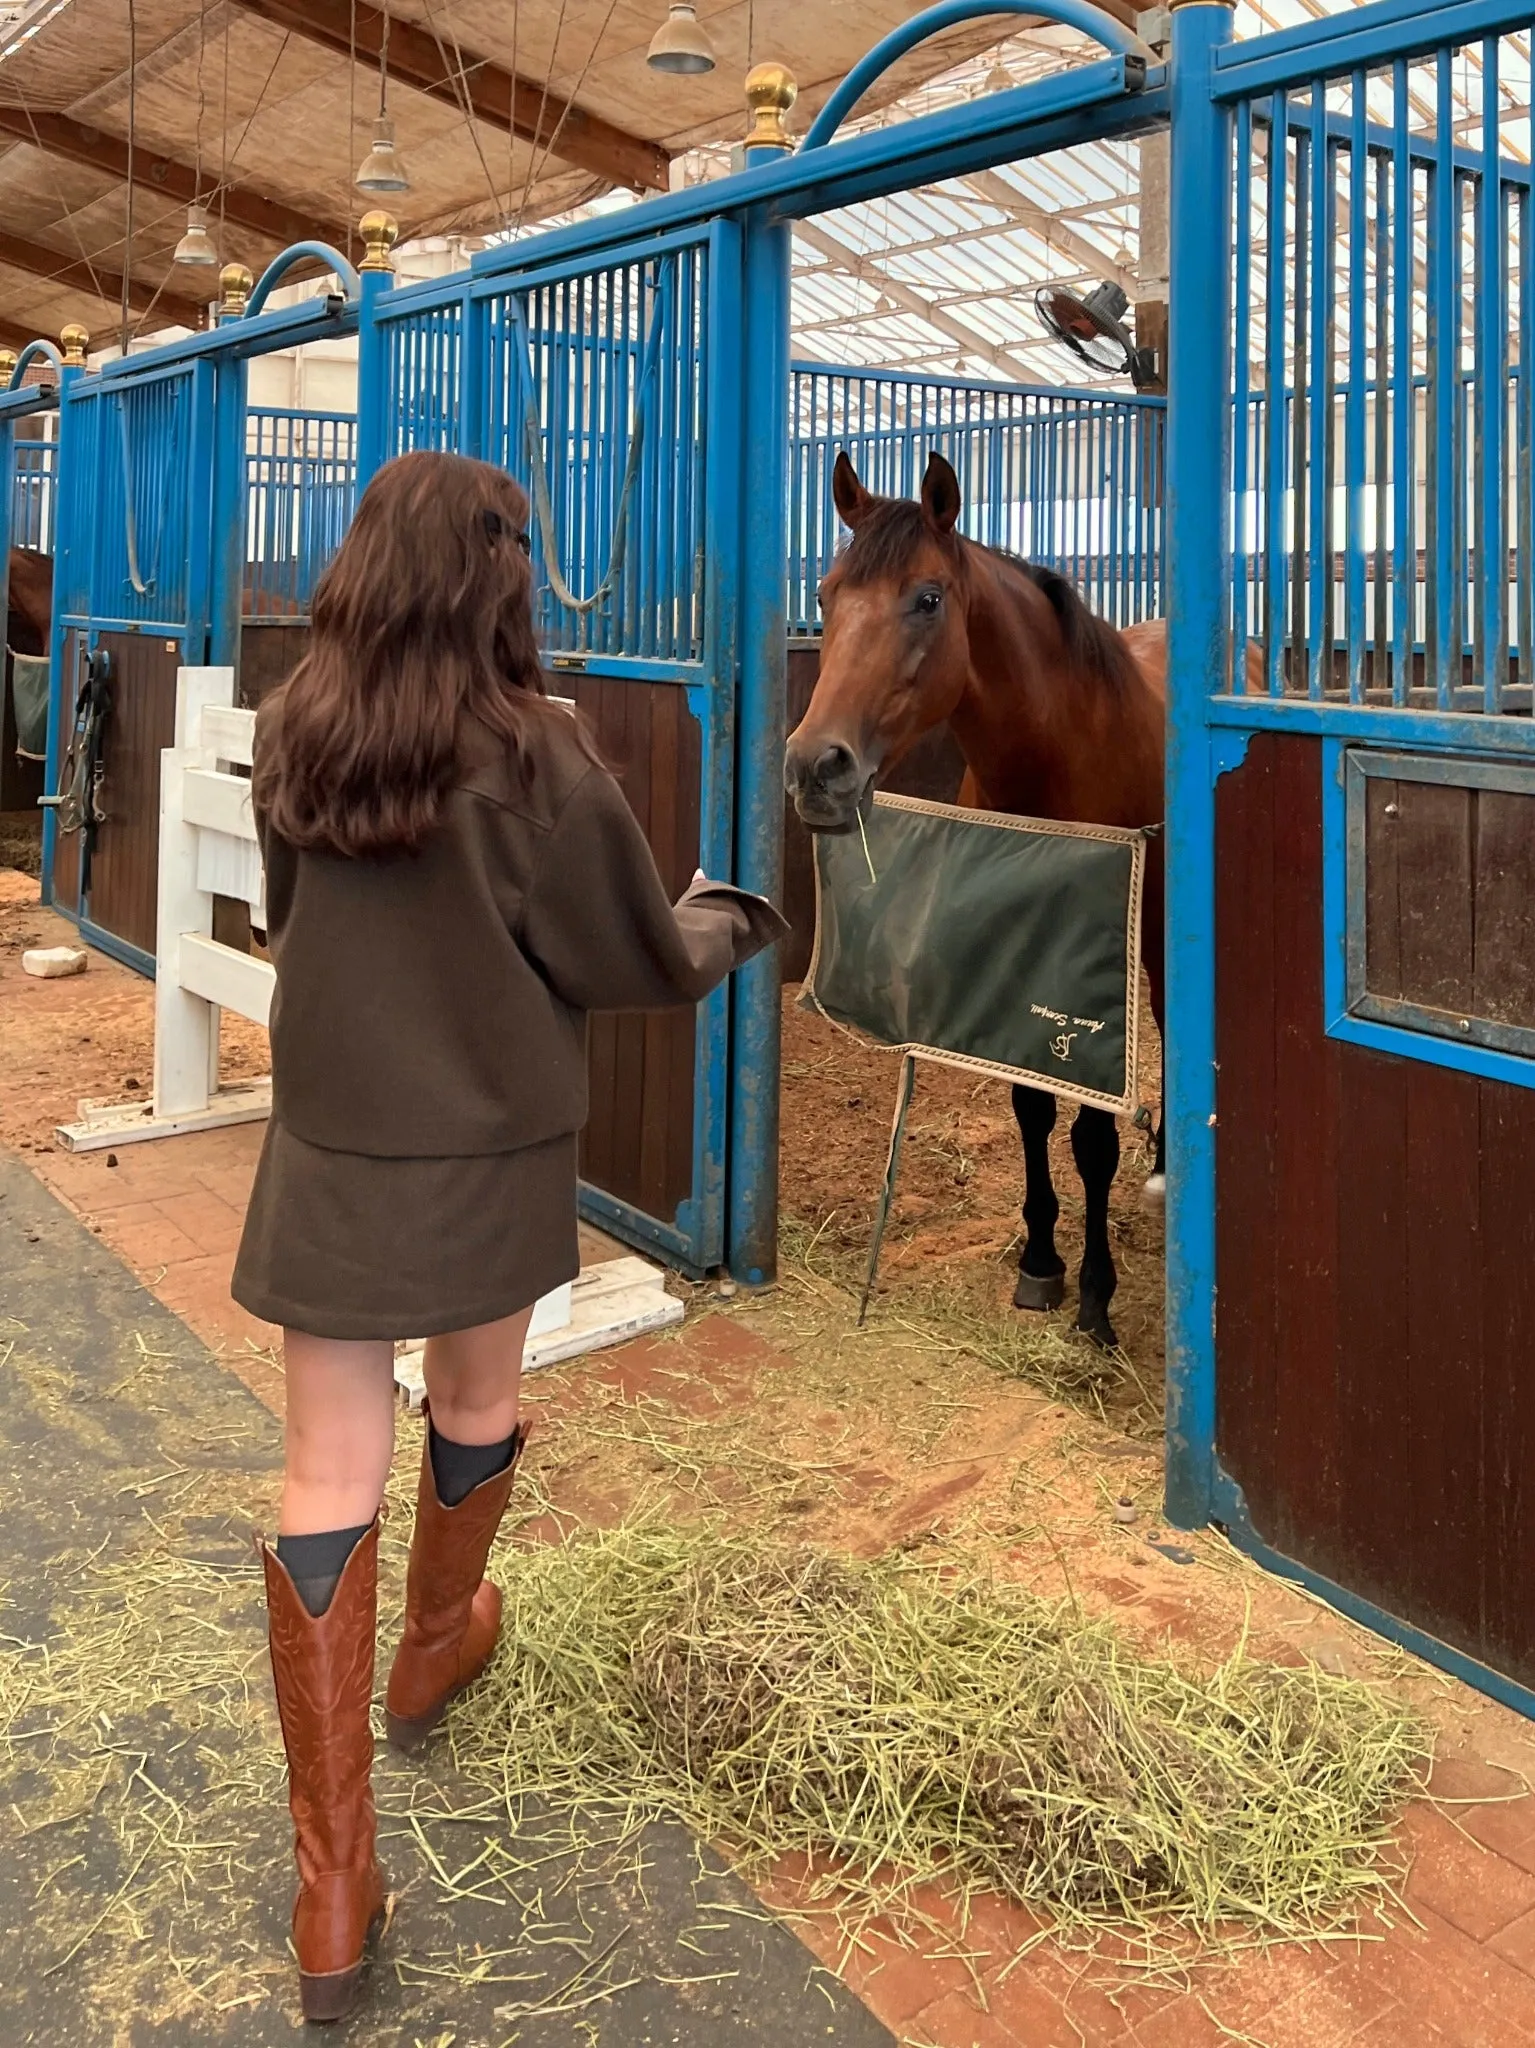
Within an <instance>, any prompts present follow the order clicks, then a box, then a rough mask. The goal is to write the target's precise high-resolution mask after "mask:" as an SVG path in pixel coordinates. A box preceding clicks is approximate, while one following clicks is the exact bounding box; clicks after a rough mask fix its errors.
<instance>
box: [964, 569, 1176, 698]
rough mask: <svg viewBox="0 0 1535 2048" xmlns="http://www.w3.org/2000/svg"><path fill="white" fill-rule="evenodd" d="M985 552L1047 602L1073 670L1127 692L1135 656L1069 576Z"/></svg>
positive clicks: (1134, 674) (1132, 679) (1133, 677)
mask: <svg viewBox="0 0 1535 2048" xmlns="http://www.w3.org/2000/svg"><path fill="white" fill-rule="evenodd" d="M984 552H985V553H986V554H988V555H994V556H996V558H997V559H998V560H999V561H1003V562H1006V563H1007V565H1008V567H1009V568H1010V569H1017V570H1018V571H1019V572H1020V573H1021V574H1022V575H1024V576H1027V577H1028V579H1029V581H1030V582H1031V583H1032V584H1033V585H1034V587H1035V589H1036V590H1039V591H1042V592H1043V593H1044V595H1045V596H1046V597H1047V598H1048V599H1049V600H1050V608H1051V610H1052V611H1053V612H1054V613H1055V618H1056V624H1057V625H1058V626H1059V627H1060V630H1061V642H1062V644H1063V646H1064V647H1065V649H1066V655H1067V658H1068V660H1069V661H1070V662H1071V663H1072V665H1073V666H1074V667H1076V668H1079V669H1084V670H1085V671H1086V672H1087V674H1088V675H1090V676H1091V677H1092V678H1093V679H1094V681H1095V682H1100V683H1103V684H1105V685H1106V686H1107V687H1108V688H1109V689H1111V690H1126V689H1129V688H1130V687H1131V686H1132V685H1133V684H1134V682H1135V681H1136V679H1137V676H1138V673H1139V671H1138V670H1137V668H1136V664H1135V657H1134V655H1133V654H1131V652H1130V650H1129V648H1128V647H1126V645H1125V643H1124V640H1123V639H1122V638H1121V636H1120V634H1119V631H1118V629H1117V628H1116V627H1114V626H1111V625H1110V624H1109V622H1108V620H1107V619H1100V618H1099V616H1098V614H1097V613H1096V612H1095V611H1090V610H1089V609H1088V607H1087V605H1086V603H1085V602H1084V600H1083V597H1082V593H1081V592H1080V591H1079V590H1078V589H1077V586H1076V585H1075V584H1074V583H1073V582H1072V580H1071V578H1070V577H1069V576H1063V575H1062V574H1061V572H1060V570H1059V569H1052V568H1050V567H1049V565H1048V564H1047V563H1044V562H1030V561H1026V560H1025V558H1024V557H1023V556H1022V555H1015V554H1012V553H1010V552H1009V550H1008V549H1006V548H986V549H985V550H984Z"/></svg>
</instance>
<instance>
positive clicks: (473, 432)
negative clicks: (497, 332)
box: [458, 291, 492, 462]
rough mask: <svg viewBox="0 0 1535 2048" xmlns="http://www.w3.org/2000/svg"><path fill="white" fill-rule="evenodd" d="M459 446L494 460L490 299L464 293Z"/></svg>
mask: <svg viewBox="0 0 1535 2048" xmlns="http://www.w3.org/2000/svg"><path fill="white" fill-rule="evenodd" d="M458 345H459V359H458V365H459V394H458V405H459V418H460V420H461V422H462V425H461V426H460V428H459V446H460V447H461V448H462V449H463V452H464V453H465V454H466V455H473V456H475V457H477V458H478V460H479V461H481V462H488V461H490V459H491V452H492V451H491V434H490V301H489V300H488V299H471V298H470V296H469V294H468V292H467V291H466V292H465V293H464V296H463V299H462V301H461V302H460V311H459V344H458Z"/></svg>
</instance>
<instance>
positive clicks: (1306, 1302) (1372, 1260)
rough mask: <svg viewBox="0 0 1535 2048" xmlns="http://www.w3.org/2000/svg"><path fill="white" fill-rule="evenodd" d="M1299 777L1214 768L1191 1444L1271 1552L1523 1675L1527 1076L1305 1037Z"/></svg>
mask: <svg viewBox="0 0 1535 2048" xmlns="http://www.w3.org/2000/svg"><path fill="white" fill-rule="evenodd" d="M1322 772H1323V771H1322V753H1321V742H1320V741H1318V740H1314V739H1310V738H1303V737H1299V736H1291V735H1284V736H1280V735H1277V734H1261V733H1260V734H1255V735H1254V736H1253V738H1252V740H1251V743H1250V745H1249V748H1248V752H1247V756H1246V759H1245V761H1244V762H1243V764H1242V765H1241V767H1239V768H1237V769H1235V770H1233V771H1232V772H1230V773H1229V774H1226V775H1223V776H1222V777H1221V779H1220V782H1219V783H1218V785H1217V793H1216V862H1215V867H1216V877H1217V881H1216V891H1217V905H1216V1017H1217V1046H1218V1060H1219V1081H1218V1112H1219V1120H1218V1123H1217V1127H1216V1171H1217V1189H1218V1194H1217V1203H1216V1261H1217V1321H1216V1390H1217V1414H1216V1444H1217V1450H1218V1453H1219V1457H1220V1462H1221V1465H1222V1467H1223V1468H1224V1470H1225V1471H1226V1472H1227V1473H1228V1474H1229V1475H1230V1476H1231V1477H1232V1478H1233V1479H1235V1480H1236V1481H1237V1482H1238V1484H1239V1485H1240V1486H1241V1487H1242V1489H1243V1492H1244V1494H1245V1496H1246V1502H1247V1508H1248V1511H1249V1514H1250V1516H1251V1519H1252V1523H1253V1526H1254V1527H1255V1529H1256V1530H1257V1532H1258V1534H1259V1535H1260V1536H1261V1537H1262V1538H1263V1539H1264V1540H1265V1541H1266V1542H1267V1543H1269V1544H1270V1545H1272V1546H1273V1548H1274V1549H1276V1550H1278V1551H1281V1552H1283V1553H1284V1554H1285V1555H1286V1556H1289V1557H1292V1558H1295V1559H1296V1560H1298V1561H1299V1562H1300V1563H1302V1564H1305V1565H1307V1566H1309V1567H1311V1568H1312V1569H1313V1570H1315V1571H1317V1572H1320V1573H1322V1574H1324V1575H1325V1576H1326V1577H1327V1578H1329V1579H1332V1580H1333V1581H1334V1582H1335V1583H1337V1584H1340V1585H1343V1586H1346V1587H1348V1588H1349V1589H1350V1590H1351V1591H1352V1592H1354V1593H1357V1594H1359V1595H1361V1596H1362V1597H1363V1598H1365V1599H1367V1600H1370V1601H1372V1602H1374V1603H1375V1604H1376V1605H1377V1606H1379V1607H1381V1608H1384V1609H1385V1610H1386V1611H1387V1612H1389V1613H1391V1614H1395V1615H1397V1616H1399V1617H1400V1618H1402V1619H1403V1620H1405V1621H1408V1622H1410V1623H1412V1624H1414V1625H1415V1626H1416V1627H1418V1628H1420V1629H1423V1630H1426V1631H1427V1632H1428V1633H1429V1634H1431V1635H1434V1636H1436V1637H1438V1638H1439V1640H1440V1641H1442V1642H1445V1643H1448V1644H1450V1645H1452V1646H1453V1647H1454V1648H1456V1649H1459V1650H1462V1651H1464V1652H1467V1653H1468V1654H1470V1655H1471V1656H1473V1657H1475V1658H1477V1659H1478V1660H1479V1661H1481V1662H1482V1663H1484V1664H1487V1665H1489V1666H1491V1667H1492V1668H1493V1669H1494V1670H1497V1671H1500V1672H1503V1673H1505V1674H1506V1675H1507V1676H1509V1677H1511V1678H1514V1679H1516V1680H1518V1681H1520V1682H1521V1683H1523V1684H1525V1685H1532V1684H1535V1258H1532V1257H1531V1246H1532V1245H1535V1173H1532V1162H1535V1089H1530V1088H1524V1087H1520V1086H1517V1085H1514V1084H1511V1083H1508V1082H1502V1081H1488V1080H1481V1079H1479V1078H1478V1077H1477V1076H1476V1075H1475V1074H1472V1073H1469V1072H1466V1071H1464V1070H1462V1069H1459V1068H1451V1067H1442V1066H1434V1065H1429V1064H1426V1063H1425V1062H1424V1061H1422V1060H1420V1059H1415V1058H1401V1057H1397V1056H1394V1055H1391V1054H1385V1053H1380V1052H1376V1051H1373V1050H1368V1049H1366V1048H1365V1047H1362V1046H1358V1045H1351V1044H1345V1043H1342V1042H1341V1041H1339V1040H1337V1039H1335V1038H1331V1037H1329V1036H1328V1035H1327V1034H1326V1032H1325V1030H1324V1010H1323V989H1322V968H1323V952H1322V944H1323V940H1322V931H1323V925H1322V882H1323V868H1322V861H1323V853H1322ZM1389 794H1390V793H1389V790H1388V791H1387V793H1386V797H1385V799H1383V801H1386V800H1389ZM1431 802H1434V803H1437V804H1438V806H1439V808H1440V809H1442V810H1446V811H1447V813H1454V811H1455V804H1454V803H1453V802H1451V800H1449V799H1447V798H1435V799H1431ZM1403 815H1404V816H1405V811H1404V813H1403ZM1448 822H1449V824H1450V825H1451V826H1453V827H1454V829H1453V830H1450V831H1447V832H1446V833H1445V834H1444V835H1443V837H1444V840H1445V848H1446V857H1445V862H1444V864H1443V867H1444V871H1443V873H1441V874H1440V876H1439V879H1438V882H1437V883H1435V882H1434V880H1433V877H1432V875H1430V874H1429V873H1427V872H1426V871H1425V869H1424V867H1423V865H1422V864H1421V862H1419V863H1418V864H1416V865H1415V868H1414V873H1413V875H1412V877H1411V888H1410V889H1409V888H1408V887H1407V886H1406V885H1405V884H1404V885H1403V886H1402V888H1401V893H1400V897H1399V899H1398V901H1399V911H1398V913H1397V914H1396V915H1395V918H1394V921H1393V922H1392V924H1391V925H1390V926H1389V929H1388V931H1387V932H1386V934H1384V936H1385V937H1387V938H1389V943H1390V946H1391V948H1392V959H1391V962H1390V967H1391V971H1392V972H1394V973H1397V974H1398V975H1400V973H1401V972H1402V967H1401V960H1402V955H1403V952H1404V950H1405V947H1406V944H1407V941H1408V940H1409V939H1412V940H1413V942H1414V943H1416V942H1417V939H1418V938H1420V937H1421V935H1422V932H1423V931H1424V929H1426V928H1427V927H1426V926H1425V924H1424V921H1423V920H1422V919H1420V918H1419V917H1418V916H1417V911H1418V909H1419V907H1420V903H1419V897H1420V895H1421V892H1422V891H1423V890H1424V889H1428V890H1429V891H1430V893H1431V895H1432V898H1433V905H1432V915H1431V917H1430V918H1429V920H1428V924H1429V925H1431V926H1432V927H1433V929H1434V930H1435V931H1436V932H1438V933H1439V934H1441V937H1440V938H1439V939H1438V940H1436V944H1437V945H1438V946H1439V949H1440V950H1441V951H1443V950H1444V947H1445V945H1446V944H1447V943H1448V940H1447V939H1446V938H1445V937H1443V936H1442V935H1444V934H1453V932H1454V930H1455V929H1456V923H1455V913H1456V896H1455V876H1456V874H1457V873H1458V872H1459V869H1458V868H1457V867H1456V865H1455V862H1456V860H1458V859H1459V858H1460V855H1461V854H1462V853H1463V851H1464V845H1465V834H1464V832H1463V830H1462V829H1461V827H1462V825H1463V820H1462V819H1460V817H1459V816H1458V814H1455V815H1450V816H1449V818H1448ZM1501 822H1502V818H1501V811H1500V810H1499V807H1497V806H1494V824H1500V823H1501ZM1425 843H1426V842H1425ZM1420 852H1421V849H1420ZM1452 856H1453V858H1452ZM1462 864H1463V863H1462ZM1521 872H1522V868H1521ZM1495 879H1496V878H1495V877H1494V880H1495ZM1491 887H1492V884H1491V883H1489V888H1491ZM1462 894H1463V895H1464V892H1462ZM1478 900H1480V899H1478ZM1489 900H1490V898H1489ZM1461 907H1462V908H1463V907H1464V904H1463V903H1462V905H1461ZM1521 915H1522V911H1521ZM1520 929H1523V927H1522V925H1521V927H1520ZM1472 961H1473V964H1472V968H1471V970H1469V972H1471V973H1472V974H1474V971H1475V961H1474V954H1473V956H1472ZM1374 964H1375V967H1376V969H1377V970H1378V971H1380V972H1385V971H1386V963H1385V962H1383V961H1382V960H1380V959H1379V958H1377V960H1376V962H1375V963H1374ZM1413 973H1414V977H1415V979H1414V981H1413V986H1414V988H1415V989H1416V990H1417V991H1418V992H1419V993H1422V992H1423V991H1424V990H1425V989H1428V991H1429V992H1430V993H1434V990H1433V989H1432V988H1430V986H1429V982H1428V980H1427V977H1426V975H1419V974H1418V972H1417V970H1416V968H1414V970H1413ZM1438 993H1439V994H1440V995H1441V997H1442V993H1443V992H1442V991H1440V992H1438ZM1453 993H1454V995H1455V999H1456V1000H1460V999H1461V994H1462V991H1461V989H1460V987H1459V985H1458V984H1457V985H1456V986H1455V988H1454V991H1453Z"/></svg>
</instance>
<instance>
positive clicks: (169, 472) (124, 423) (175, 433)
mask: <svg viewBox="0 0 1535 2048" xmlns="http://www.w3.org/2000/svg"><path fill="white" fill-rule="evenodd" d="M131 395H132V394H131V393H129V392H127V391H124V392H121V393H119V394H118V399H117V418H118V424H119V426H120V427H121V429H122V435H121V441H122V452H123V539H124V542H125V543H126V547H127V555H128V581H129V583H130V584H131V585H132V586H133V594H134V596H135V597H147V596H148V595H149V593H150V592H151V591H152V590H153V589H154V588H155V582H156V578H157V576H158V573H159V568H160V549H161V546H162V544H163V542H164V540H165V511H166V508H165V506H164V504H163V503H162V504H161V507H160V523H159V526H158V527H157V528H156V531H155V552H154V560H153V561H152V562H151V563H150V565H149V575H148V577H147V578H146V577H144V576H143V575H142V574H141V572H140V569H139V522H138V515H137V513H136V512H135V510H134V504H133V450H132V447H131V445H130V442H129V438H128V400H129V398H130V396H131ZM180 445H181V407H180V405H178V404H176V403H174V402H173V403H172V406H171V431H170V445H169V447H168V449H167V451H166V462H165V476H166V479H167V481H168V480H169V479H170V478H172V477H173V476H175V475H176V474H177V463H176V457H177V455H178V453H179V452H180Z"/></svg>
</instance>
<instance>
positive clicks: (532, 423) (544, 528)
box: [511, 285, 662, 613]
mask: <svg viewBox="0 0 1535 2048" xmlns="http://www.w3.org/2000/svg"><path fill="white" fill-rule="evenodd" d="M511 316H512V325H513V327H514V328H515V329H516V332H517V340H518V345H519V348H520V351H521V358H522V360H521V364H520V368H521V371H522V388H523V392H524V394H525V397H524V402H523V433H524V436H525V439H526V444H527V455H528V481H529V485H530V492H531V496H532V499H533V512H534V516H535V518H536V519H537V520H538V530H539V533H540V535H541V536H542V538H543V544H544V567H545V569H546V570H547V571H548V575H549V587H550V589H551V590H552V591H553V592H554V596H555V601H556V602H557V603H558V604H560V605H562V606H563V607H564V609H565V610H566V611H571V612H580V613H587V612H594V611H595V610H596V609H597V607H598V605H600V604H601V603H602V600H603V599H604V598H605V597H606V596H607V595H608V594H609V592H610V591H611V590H612V588H613V584H614V581H615V580H616V578H617V576H618V573H619V571H620V570H621V569H622V567H623V562H624V553H625V549H626V546H627V543H628V537H629V500H630V498H631V496H632V495H633V492H634V483H635V479H636V477H637V476H638V475H639V473H640V453H641V450H642V449H643V447H644V443H645V407H646V400H647V398H648V395H649V392H650V388H651V385H652V383H653V381H654V378H655V373H656V365H657V363H658V362H659V361H660V355H661V350H660V340H661V328H662V317H661V291H660V287H659V285H657V287H656V288H655V291H654V295H653V299H652V306H651V316H650V332H649V334H648V335H647V336H646V337H645V350H644V354H643V355H642V357H641V359H640V374H639V380H638V383H637V386H636V389H635V399H634V425H633V427H632V428H631V430H630V434H629V457H628V461H627V462H626V463H625V465H624V481H623V487H622V489H621V490H620V492H619V497H618V514H617V517H616V518H615V519H614V521H613V547H612V552H611V553H610V555H609V557H608V566H607V572H606V574H605V575H604V576H603V579H602V581H601V582H600V583H599V584H598V585H597V588H596V589H595V590H594V591H593V592H592V594H591V595H590V597H577V596H576V594H575V592H574V591H573V590H572V589H571V587H570V585H569V584H568V583H567V582H566V581H565V574H564V571H563V570H562V569H561V567H560V556H559V541H558V539H557V537H556V534H555V531H554V503H553V500H552V498H551V497H550V494H549V472H548V469H547V468H546V466H545V463H544V430H543V425H542V422H541V421H540V419H539V416H538V398H537V395H536V391H535V387H534V382H533V351H532V347H531V344H530V342H529V339H528V326H527V320H526V318H525V317H524V314H523V310H522V307H521V305H520V303H519V302H518V301H517V300H516V299H513V300H512V302H511Z"/></svg>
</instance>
